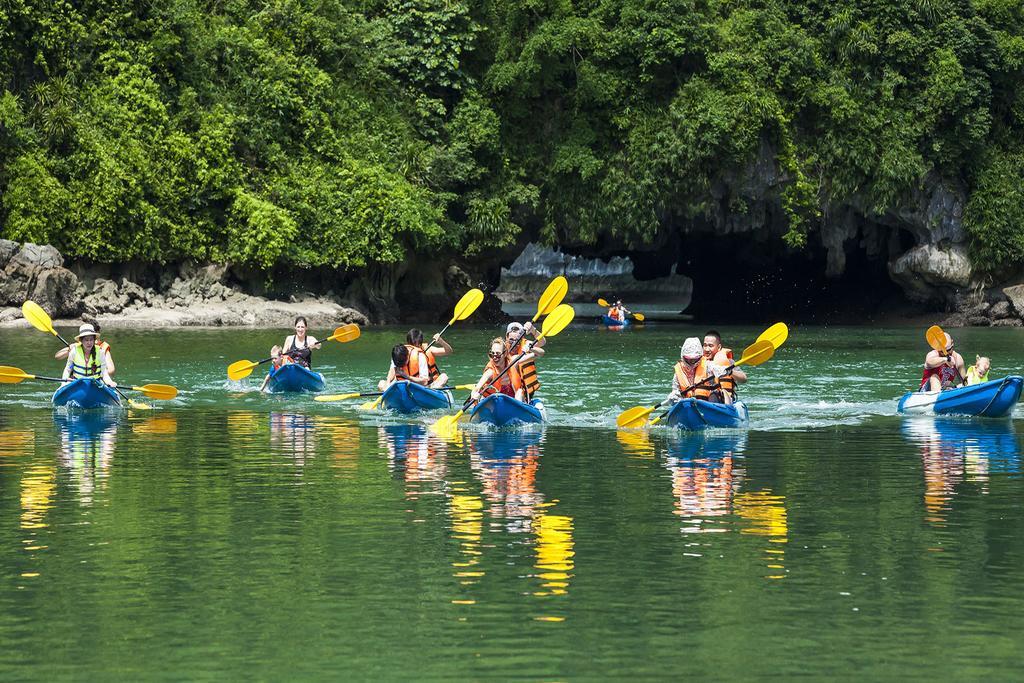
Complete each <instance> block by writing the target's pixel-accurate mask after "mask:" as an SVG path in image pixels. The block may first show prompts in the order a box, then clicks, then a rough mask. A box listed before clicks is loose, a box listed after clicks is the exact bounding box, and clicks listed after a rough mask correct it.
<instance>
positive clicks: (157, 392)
mask: <svg viewBox="0 0 1024 683" xmlns="http://www.w3.org/2000/svg"><path fill="white" fill-rule="evenodd" d="M132 389H134V390H135V391H141V392H142V393H144V394H145V395H146V396H149V397H150V398H155V399H157V400H158V401H170V400H171V399H172V398H174V397H175V396H177V395H178V388H177V387H172V386H171V385H170V384H144V385H143V386H141V387H132Z"/></svg>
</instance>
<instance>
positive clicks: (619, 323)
mask: <svg viewBox="0 0 1024 683" xmlns="http://www.w3.org/2000/svg"><path fill="white" fill-rule="evenodd" d="M601 324H603V325H607V326H608V327H626V326H627V325H629V321H628V320H616V319H615V318H610V317H608V316H607V315H602V316H601Z"/></svg>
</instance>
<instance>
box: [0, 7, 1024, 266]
mask: <svg viewBox="0 0 1024 683" xmlns="http://www.w3.org/2000/svg"><path fill="white" fill-rule="evenodd" d="M1022 86H1024V6H1022V4H1021V3H1020V2H1019V1H1018V0H913V1H911V0H871V1H869V2H864V1H863V0H857V1H856V2H854V1H853V0H835V1H833V0H830V1H829V2H818V1H816V0H805V1H803V2H788V1H785V0H585V1H580V2H576V3H571V2H568V1H567V0H502V2H494V1H493V0H483V1H482V2H477V3H469V2H465V1H464V0H364V1H362V2H353V1H351V0H338V1H331V0H267V1H264V2H256V1H254V0H224V1H223V2H219V3H205V2H196V1H195V0H171V1H170V2H167V3H135V2H127V1H123V0H121V1H119V0H86V1H85V2H79V3H71V2H66V1H64V0H45V1H44V0H11V1H10V2H7V3H5V4H4V5H3V6H2V7H0V226H2V235H3V236H4V237H8V238H10V239H16V240H23V241H34V242H41V243H51V244H54V245H56V246H58V248H60V249H61V250H62V251H64V252H65V253H67V254H69V255H71V256H80V257H87V258H90V259H93V260H97V261H108V262H116V261H124V260H129V259H141V260H146V261H160V262H163V261H171V260H176V259H181V258H186V257H193V258H198V259H210V260H219V261H223V260H227V261H232V262H239V263H246V264H251V265H255V266H259V267H271V266H274V265H284V266H289V265H294V266H321V265H322V266H332V267H335V266H336V267H359V266H363V265H366V264H369V263H394V262H397V261H400V260H402V259H404V258H406V257H407V256H408V255H409V253H410V252H411V251H415V252H416V253H420V254H424V253H426V254H430V253H463V254H477V253H484V252H487V251H488V250H493V249H495V248H498V247H501V246H504V245H507V244H509V243H511V242H512V241H514V240H515V239H516V238H517V236H518V235H519V233H520V231H521V230H522V229H524V227H528V228H530V229H532V230H535V231H536V232H537V233H538V234H539V235H540V236H541V237H542V238H543V239H546V240H548V241H551V242H554V243H572V244H588V243H593V242H595V241H597V240H598V239H599V238H601V237H602V236H612V237H615V238H616V239H617V240H619V241H621V243H623V244H626V245H630V246H641V245H643V244H645V243H650V242H651V241H652V240H654V239H655V238H656V237H657V236H658V235H659V233H662V232H663V231H665V230H666V229H668V228H666V226H668V225H678V224H680V223H685V222H686V221H689V220H693V219H694V218H699V217H700V216H701V215H702V214H705V213H706V212H707V205H708V202H709V201H710V194H709V191H710V188H711V187H712V185H713V184H714V183H715V182H716V180H718V179H720V178H722V177H725V176H728V175H729V174H735V173H737V172H738V171H739V170H741V169H743V168H745V167H747V166H749V165H750V164H752V163H754V162H755V161H756V160H758V159H759V158H760V157H762V156H763V155H764V153H765V150H768V151H769V155H770V160H771V162H772V164H773V165H774V167H775V169H776V171H777V174H778V177H779V179H780V180H779V182H778V187H777V192H778V198H779V201H780V205H781V207H782V208H783V210H784V213H785V216H786V221H787V223H788V233H787V234H786V237H785V238H786V240H787V242H788V243H789V244H791V245H797V246H798V245H801V244H803V243H804V241H805V238H806V235H807V233H808V232H809V231H813V230H814V229H815V228H816V227H817V226H818V225H819V223H820V220H821V215H822V209H823V207H825V206H827V205H829V204H830V203H836V202H838V203H843V202H854V201H856V202H857V204H858V205H861V206H866V207H869V210H870V211H875V212H878V213H882V212H884V211H886V210H887V209H891V208H893V207H894V206H896V205H898V204H899V202H900V201H901V199H903V198H905V197H906V196H907V195H908V193H910V192H912V191H913V190H914V189H915V188H917V187H919V186H920V185H921V184H922V182H923V180H924V178H925V177H926V176H927V175H928V174H937V175H938V176H940V177H943V178H949V179H952V180H954V181H956V182H958V183H962V184H963V186H964V187H966V188H967V190H968V196H969V201H968V205H967V207H966V212H965V216H964V221H965V225H966V227H967V228H968V230H969V233H970V235H971V237H972V239H973V245H972V246H973V249H974V254H975V256H976V258H977V260H978V261H979V263H980V264H981V265H982V267H983V268H991V269H995V268H999V267H1001V266H1003V265H1005V264H1007V263H1012V262H1015V261H1019V260H1021V259H1022V258H1024V202H1021V201H1019V200H1020V198H1021V195H1022V193H1024V144H1022V142H1021V140H1022V139H1024V136H1022V133H1024V87H1022ZM746 208H747V207H746V206H745V199H744V197H743V196H741V195H737V196H736V197H731V198H729V210H730V211H736V212H743V211H745V210H746Z"/></svg>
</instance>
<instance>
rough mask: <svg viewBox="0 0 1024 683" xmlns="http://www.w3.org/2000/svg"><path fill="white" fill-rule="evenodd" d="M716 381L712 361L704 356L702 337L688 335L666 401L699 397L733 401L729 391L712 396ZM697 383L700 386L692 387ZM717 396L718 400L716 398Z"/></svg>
mask: <svg viewBox="0 0 1024 683" xmlns="http://www.w3.org/2000/svg"><path fill="white" fill-rule="evenodd" d="M714 382H715V375H714V372H713V370H712V363H711V362H710V361H708V359H707V358H705V357H704V348H703V346H702V345H701V343H700V339H698V338H697V337H688V338H687V339H686V341H684V342H683V346H682V348H680V349H679V362H678V363H676V365H675V368H674V369H673V376H672V393H670V394H669V395H668V398H667V399H666V402H667V403H676V402H677V401H679V400H680V399H683V398H699V399H701V400H704V401H714V402H716V403H732V394H731V393H729V392H719V394H718V395H717V396H712V385H713V384H714ZM695 385H700V386H698V387H697V388H694V389H691V387H694V386H695ZM716 398H717V399H718V400H715V399H716Z"/></svg>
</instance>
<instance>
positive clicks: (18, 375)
mask: <svg viewBox="0 0 1024 683" xmlns="http://www.w3.org/2000/svg"><path fill="white" fill-rule="evenodd" d="M26 379H32V375H29V374H27V373H26V372H25V371H24V370H22V369H21V368H12V367H11V366H9V365H0V384H17V383H18V382H20V381H22V380H26Z"/></svg>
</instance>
